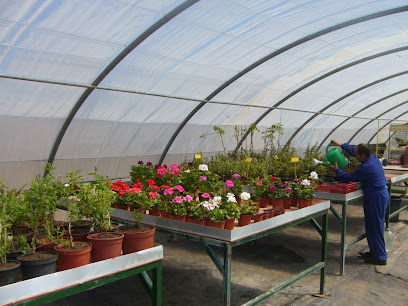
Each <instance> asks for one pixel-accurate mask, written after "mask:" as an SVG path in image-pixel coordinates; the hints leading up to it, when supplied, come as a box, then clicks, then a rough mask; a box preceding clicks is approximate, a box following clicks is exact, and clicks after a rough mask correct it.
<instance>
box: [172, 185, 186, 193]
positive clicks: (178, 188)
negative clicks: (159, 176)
mask: <svg viewBox="0 0 408 306" xmlns="http://www.w3.org/2000/svg"><path fill="white" fill-rule="evenodd" d="M174 189H176V190H178V191H180V192H184V188H183V186H181V185H176V186H174Z"/></svg>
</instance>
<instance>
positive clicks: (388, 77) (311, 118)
mask: <svg viewBox="0 0 408 306" xmlns="http://www.w3.org/2000/svg"><path fill="white" fill-rule="evenodd" d="M404 74H408V70H405V71H402V72H399V73H396V74H392V75H389V76H387V77H385V78H382V79H378V80H376V81H374V82H371V83H368V84H366V85H364V86H362V87H359V88H357V89H355V90H353V91H350V92H349V93H347V94H345V95H344V96H342V97H340V98H338V99H336V100H334V101H333V102H332V103H330V104H328V105H326V106H325V107H323V108H322V109H321V110H320V111H319V112H324V111H325V110H326V109H328V108H329V107H331V106H333V105H335V104H337V103H338V102H340V101H341V100H343V99H345V98H347V97H349V96H351V95H354V94H355V93H356V92H359V91H361V90H363V89H366V88H368V87H370V86H373V85H376V84H378V83H381V82H384V81H387V80H389V79H392V78H396V77H399V76H401V75H404ZM318 115H319V114H314V115H313V116H311V117H310V118H309V119H307V120H306V121H305V122H304V123H303V124H302V125H301V126H300V127H299V128H298V129H297V130H296V131H295V132H294V133H293V134H292V136H290V138H289V140H288V141H287V142H286V144H285V146H286V145H287V144H288V143H290V142H291V141H292V140H293V138H294V137H295V136H296V135H297V134H298V133H299V132H300V131H301V130H302V129H303V128H304V127H305V126H306V125H307V124H308V123H309V122H310V121H312V120H313V119H314V118H316V117H317V116H318Z"/></svg>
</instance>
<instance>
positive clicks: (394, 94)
mask: <svg viewBox="0 0 408 306" xmlns="http://www.w3.org/2000/svg"><path fill="white" fill-rule="evenodd" d="M406 91H408V88H406V89H403V90H400V91H397V92H394V93H392V94H390V95H388V96H385V97H383V98H381V99H379V100H377V101H374V102H373V103H371V104H369V105H367V106H365V107H363V108H362V109H360V110H359V111H357V112H355V113H354V114H353V115H352V117H354V116H357V115H358V114H359V113H361V112H362V111H364V110H366V109H368V108H370V107H372V106H374V105H376V104H378V103H380V102H382V101H384V100H387V99H389V98H391V97H394V96H397V95H399V94H401V93H404V92H406ZM350 119H352V118H346V119H345V120H344V121H343V122H341V123H339V124H338V125H337V126H336V127H334V128H333V129H332V130H331V131H330V133H328V134H327V135H326V137H325V138H324V139H323V140H322V141H321V142H320V144H319V146H318V147H317V150H320V148H321V147H322V145H323V144H324V143H325V142H326V140H327V138H329V136H330V135H331V134H333V132H334V131H335V130H337V129H338V128H339V127H340V126H342V125H343V124H345V123H346V122H347V121H349V120H350Z"/></svg>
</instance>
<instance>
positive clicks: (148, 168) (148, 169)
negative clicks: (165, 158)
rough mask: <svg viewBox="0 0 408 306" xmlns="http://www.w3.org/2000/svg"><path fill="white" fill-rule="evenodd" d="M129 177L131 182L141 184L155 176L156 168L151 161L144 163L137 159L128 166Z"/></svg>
mask: <svg viewBox="0 0 408 306" xmlns="http://www.w3.org/2000/svg"><path fill="white" fill-rule="evenodd" d="M130 169H131V171H130V178H131V179H132V181H133V182H141V183H142V184H143V185H146V184H147V181H149V180H152V179H154V178H155V175H156V169H155V167H154V166H153V164H152V163H151V162H147V163H146V164H145V163H144V162H143V161H139V162H138V163H137V165H132V166H130Z"/></svg>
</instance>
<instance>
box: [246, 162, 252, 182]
mask: <svg viewBox="0 0 408 306" xmlns="http://www.w3.org/2000/svg"><path fill="white" fill-rule="evenodd" d="M245 162H246V163H247V167H246V168H247V171H246V178H248V175H249V164H250V163H251V162H252V157H247V158H246V160H245Z"/></svg>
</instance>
